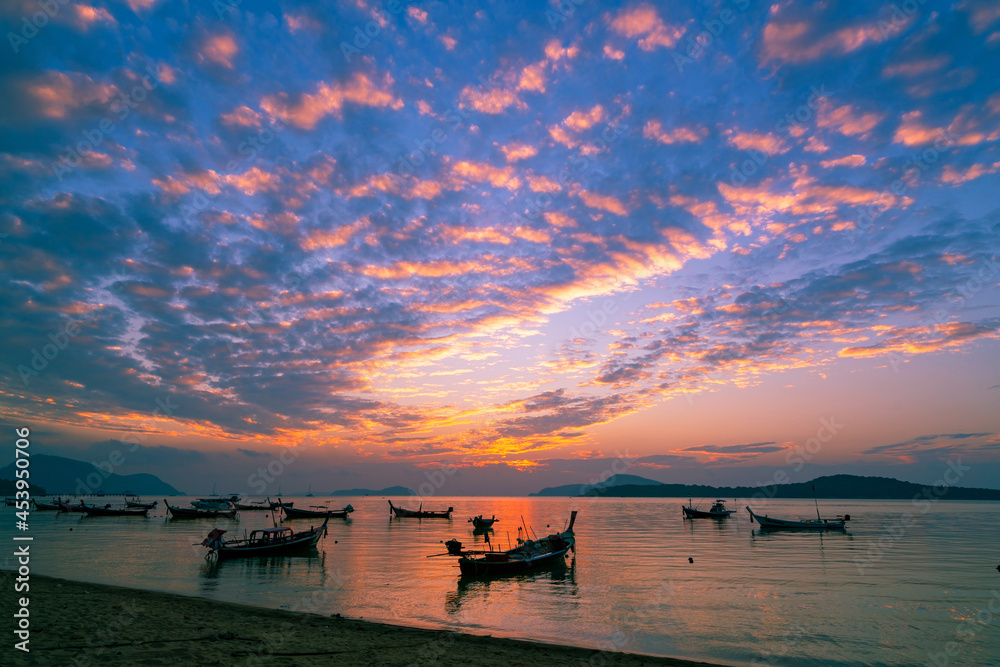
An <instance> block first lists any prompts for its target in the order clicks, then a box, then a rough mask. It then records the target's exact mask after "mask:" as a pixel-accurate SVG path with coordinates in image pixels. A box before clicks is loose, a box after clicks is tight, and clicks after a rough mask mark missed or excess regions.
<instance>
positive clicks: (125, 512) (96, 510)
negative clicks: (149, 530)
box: [80, 500, 149, 516]
mask: <svg viewBox="0 0 1000 667" xmlns="http://www.w3.org/2000/svg"><path fill="white" fill-rule="evenodd" d="M80 506H81V507H82V508H83V511H84V512H85V513H86V514H87V516H146V514H147V513H148V512H149V509H148V508H142V507H112V506H111V505H110V504H108V505H105V506H104V507H97V506H95V505H86V504H84V502H83V501H82V500H81V501H80Z"/></svg>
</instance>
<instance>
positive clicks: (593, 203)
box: [579, 190, 628, 215]
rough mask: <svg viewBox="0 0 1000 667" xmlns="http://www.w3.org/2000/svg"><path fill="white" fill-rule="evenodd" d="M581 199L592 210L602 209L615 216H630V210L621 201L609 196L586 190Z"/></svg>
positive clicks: (581, 192) (583, 191) (582, 191)
mask: <svg viewBox="0 0 1000 667" xmlns="http://www.w3.org/2000/svg"><path fill="white" fill-rule="evenodd" d="M579 196H580V199H582V200H583V202H584V203H585V204H586V205H587V206H589V207H590V208H596V209H601V210H603V211H607V212H608V213H614V214H615V215H628V210H627V209H626V208H625V205H624V204H622V203H621V202H620V201H618V200H617V199H615V198H614V197H611V196H609V195H599V194H595V193H593V192H588V191H586V190H581V191H580V195H579Z"/></svg>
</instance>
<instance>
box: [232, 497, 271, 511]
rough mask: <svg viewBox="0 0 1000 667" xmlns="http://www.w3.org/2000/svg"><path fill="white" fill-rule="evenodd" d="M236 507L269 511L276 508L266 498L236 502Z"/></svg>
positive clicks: (242, 509) (244, 509)
mask: <svg viewBox="0 0 1000 667" xmlns="http://www.w3.org/2000/svg"><path fill="white" fill-rule="evenodd" d="M236 509H238V510H240V511H249V512H270V511H271V510H274V509H277V507H275V506H274V503H272V502H271V501H270V499H268V500H254V501H252V502H250V503H236Z"/></svg>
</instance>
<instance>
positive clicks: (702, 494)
mask: <svg viewBox="0 0 1000 667" xmlns="http://www.w3.org/2000/svg"><path fill="white" fill-rule="evenodd" d="M647 481H648V480H647ZM813 487H815V488H816V490H815V492H813ZM933 488H934V487H932V486H926V485H923V484H914V483H912V482H902V481H900V480H898V479H892V478H891V477H862V476H859V475H827V476H825V477H817V478H816V479H814V480H812V481H810V482H799V483H795V484H774V485H771V486H765V487H756V486H706V485H703V484H660V483H657V484H642V485H638V484H626V485H615V486H606V487H601V488H597V487H593V486H590V485H587V484H583V485H566V486H557V487H552V488H548V489H542V490H541V491H539V492H538V493H534V494H531V495H537V496H543V495H544V496H556V495H563V496H607V497H613V498H752V497H754V495H755V494H763V496H764V497H766V498H812V497H814V496H815V497H817V498H843V499H848V498H849V499H856V500H883V499H884V500H909V499H911V498H913V497H914V496H920V497H927V496H925V492H926V493H928V494H932V495H930V496H929V497H931V498H942V499H945V500H1000V490H997V489H971V488H965V487H960V486H950V487H947V492H946V493H945V494H944V495H938V494H935V493H934V491H933ZM560 490H562V491H563V492H562V493H556V491H560ZM574 490H575V492H574Z"/></svg>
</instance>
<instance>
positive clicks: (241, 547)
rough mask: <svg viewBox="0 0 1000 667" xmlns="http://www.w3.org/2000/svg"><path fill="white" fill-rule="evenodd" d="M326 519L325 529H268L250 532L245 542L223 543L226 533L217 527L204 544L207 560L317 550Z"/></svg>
mask: <svg viewBox="0 0 1000 667" xmlns="http://www.w3.org/2000/svg"><path fill="white" fill-rule="evenodd" d="M329 521H330V518H329V517H327V518H326V520H325V521H324V522H323V525H322V526H319V527H312V528H310V529H309V530H303V531H299V532H294V531H293V530H292V529H291V528H265V529H263V530H255V531H253V532H252V533H250V537H248V538H245V539H242V540H239V539H237V540H228V541H226V540H223V539H222V536H223V535H224V534H225V532H226V531H224V530H220V529H218V528H216V529H215V530H213V531H212V532H210V533H209V534H208V537H206V538H205V539H204V541H202V545H203V546H206V547H208V548H209V553H208V556H207V557H211V556H212V555H213V554H214V555H215V556H216V557H218V558H219V559H220V560H222V559H226V558H247V557H252V556H287V555H290V554H295V553H300V552H302V551H308V550H309V549H315V548H316V545H317V544H318V543H319V541H320V540H321V539H323V536H324V535H326V524H327V523H328V522H329Z"/></svg>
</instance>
